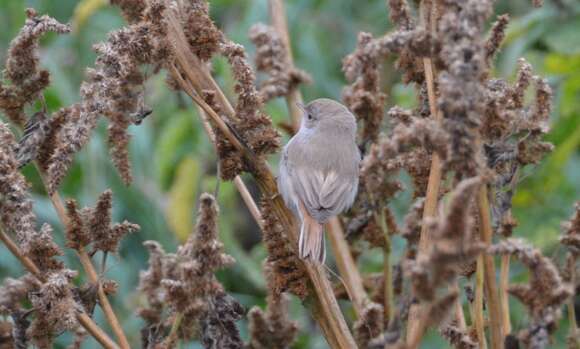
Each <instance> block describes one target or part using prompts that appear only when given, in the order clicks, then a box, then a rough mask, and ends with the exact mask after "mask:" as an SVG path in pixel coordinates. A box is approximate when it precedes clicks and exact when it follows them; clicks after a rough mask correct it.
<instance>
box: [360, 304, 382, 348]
mask: <svg viewBox="0 0 580 349" xmlns="http://www.w3.org/2000/svg"><path fill="white" fill-rule="evenodd" d="M353 332H354V338H355V340H356V343H357V344H358V346H359V347H360V348H367V347H368V345H369V343H370V341H371V340H372V339H374V338H375V337H378V336H379V335H380V334H381V333H382V332H383V307H382V306H381V305H380V304H377V303H369V304H367V305H366V306H365V308H364V309H363V313H362V314H361V316H360V318H359V319H358V320H357V321H356V322H355V323H354V325H353Z"/></svg>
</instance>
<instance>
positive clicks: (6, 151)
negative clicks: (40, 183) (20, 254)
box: [0, 121, 36, 254]
mask: <svg viewBox="0 0 580 349" xmlns="http://www.w3.org/2000/svg"><path fill="white" fill-rule="evenodd" d="M15 149H16V142H15V140H14V136H13V135H12V132H10V130H9V129H8V126H7V125H6V124H4V123H2V122H1V121H0V198H1V200H0V219H1V222H2V226H3V227H4V228H5V229H7V230H8V231H9V232H11V233H14V234H16V238H17V242H18V244H19V245H21V246H28V243H29V242H30V241H31V240H32V239H33V236H34V235H35V234H36V215H35V214H34V212H33V210H32V200H31V198H30V193H29V192H28V183H27V182H26V179H25V178H24V176H22V174H20V172H19V171H18V161H17V160H16V154H15V153H14V150H15ZM24 253H25V254H27V253H28V251H27V250H25V251H24Z"/></svg>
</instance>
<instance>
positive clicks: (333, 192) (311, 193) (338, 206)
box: [278, 98, 361, 263]
mask: <svg viewBox="0 0 580 349" xmlns="http://www.w3.org/2000/svg"><path fill="white" fill-rule="evenodd" d="M299 107H300V108H301V109H302V110H303V111H304V115H303V117H302V123H301V125H300V130H298V132H297V133H296V134H295V135H294V137H292V139H290V141H289V142H288V144H287V145H286V147H284V151H283V154H282V160H281V161H280V175H279V176H278V187H279V190H280V193H281V194H282V197H283V198H284V201H285V202H286V205H287V206H288V207H289V208H290V209H291V210H292V211H293V212H294V214H295V215H296V216H297V217H298V218H299V219H300V222H301V228H300V239H299V246H298V250H299V255H300V258H302V259H309V260H312V261H314V262H318V263H324V260H325V258H326V251H325V246H324V224H325V223H326V222H327V221H328V220H329V219H330V218H332V217H334V216H336V215H338V214H340V213H341V212H342V211H344V210H346V209H348V208H349V207H350V206H351V205H352V203H353V202H354V199H355V196H356V192H357V189H358V175H359V163H360V160H361V156H360V152H359V149H358V147H357V145H356V141H355V138H356V120H355V118H354V116H353V115H352V113H351V112H350V111H349V110H348V109H347V108H346V107H345V106H344V105H342V104H340V103H338V102H336V101H333V100H331V99H326V98H321V99H316V100H314V101H312V102H310V103H309V104H308V105H306V106H302V105H299Z"/></svg>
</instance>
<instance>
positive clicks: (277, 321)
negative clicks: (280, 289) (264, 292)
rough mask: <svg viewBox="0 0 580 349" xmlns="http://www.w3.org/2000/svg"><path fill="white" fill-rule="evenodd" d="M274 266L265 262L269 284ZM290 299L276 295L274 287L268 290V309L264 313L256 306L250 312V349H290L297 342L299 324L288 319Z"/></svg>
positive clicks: (248, 346)
mask: <svg viewBox="0 0 580 349" xmlns="http://www.w3.org/2000/svg"><path fill="white" fill-rule="evenodd" d="M271 269H272V266H271V265H270V264H269V263H267V262H265V263H264V270H265V273H266V278H267V279H268V283H269V284H271V283H272V282H273V280H272V276H273V275H272V273H273V271H272V270H271ZM288 302H289V299H288V297H287V296H286V295H284V294H282V293H276V292H275V291H274V288H273V285H270V287H269V288H268V297H267V303H268V309H267V310H266V311H265V312H264V311H263V310H262V309H260V308H259V307H257V306H255V307H253V308H252V309H250V311H249V312H248V321H249V332H250V342H249V343H248V345H247V346H246V347H247V348H248V349H268V348H272V349H284V348H289V347H291V345H292V344H293V343H294V341H295V340H296V335H297V334H298V323H296V322H295V321H292V320H290V318H289V317H288Z"/></svg>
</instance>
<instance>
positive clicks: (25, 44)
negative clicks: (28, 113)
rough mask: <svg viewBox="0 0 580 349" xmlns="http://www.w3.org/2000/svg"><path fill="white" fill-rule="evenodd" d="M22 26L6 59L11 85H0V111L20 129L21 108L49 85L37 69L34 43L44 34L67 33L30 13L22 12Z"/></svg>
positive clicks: (64, 28)
mask: <svg viewBox="0 0 580 349" xmlns="http://www.w3.org/2000/svg"><path fill="white" fill-rule="evenodd" d="M26 16H27V17H28V18H27V19H26V22H25V24H24V27H22V29H21V30H20V33H19V34H18V35H17V36H16V38H14V39H13V40H12V42H11V43H10V48H9V49H8V55H7V58H6V70H5V77H6V78H7V79H9V80H10V81H11V82H12V84H11V85H9V86H4V85H2V83H0V110H2V111H3V112H4V113H5V114H6V116H8V117H9V118H10V120H12V121H13V122H14V123H16V124H19V125H21V126H22V125H24V123H25V115H24V106H26V105H27V104H30V103H32V102H34V101H35V100H36V99H37V98H39V97H40V95H41V93H42V90H44V89H45V88H46V87H47V86H48V84H49V83H50V77H49V75H50V74H49V73H48V71H47V70H43V69H39V57H38V42H39V41H40V37H41V36H42V35H44V34H45V33H47V32H55V33H59V34H64V33H68V32H70V30H71V27H70V26H69V25H65V24H61V23H59V22H58V21H56V20H55V19H54V18H51V17H48V16H46V15H44V16H38V15H37V14H36V12H35V11H34V10H33V9H27V10H26Z"/></svg>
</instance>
